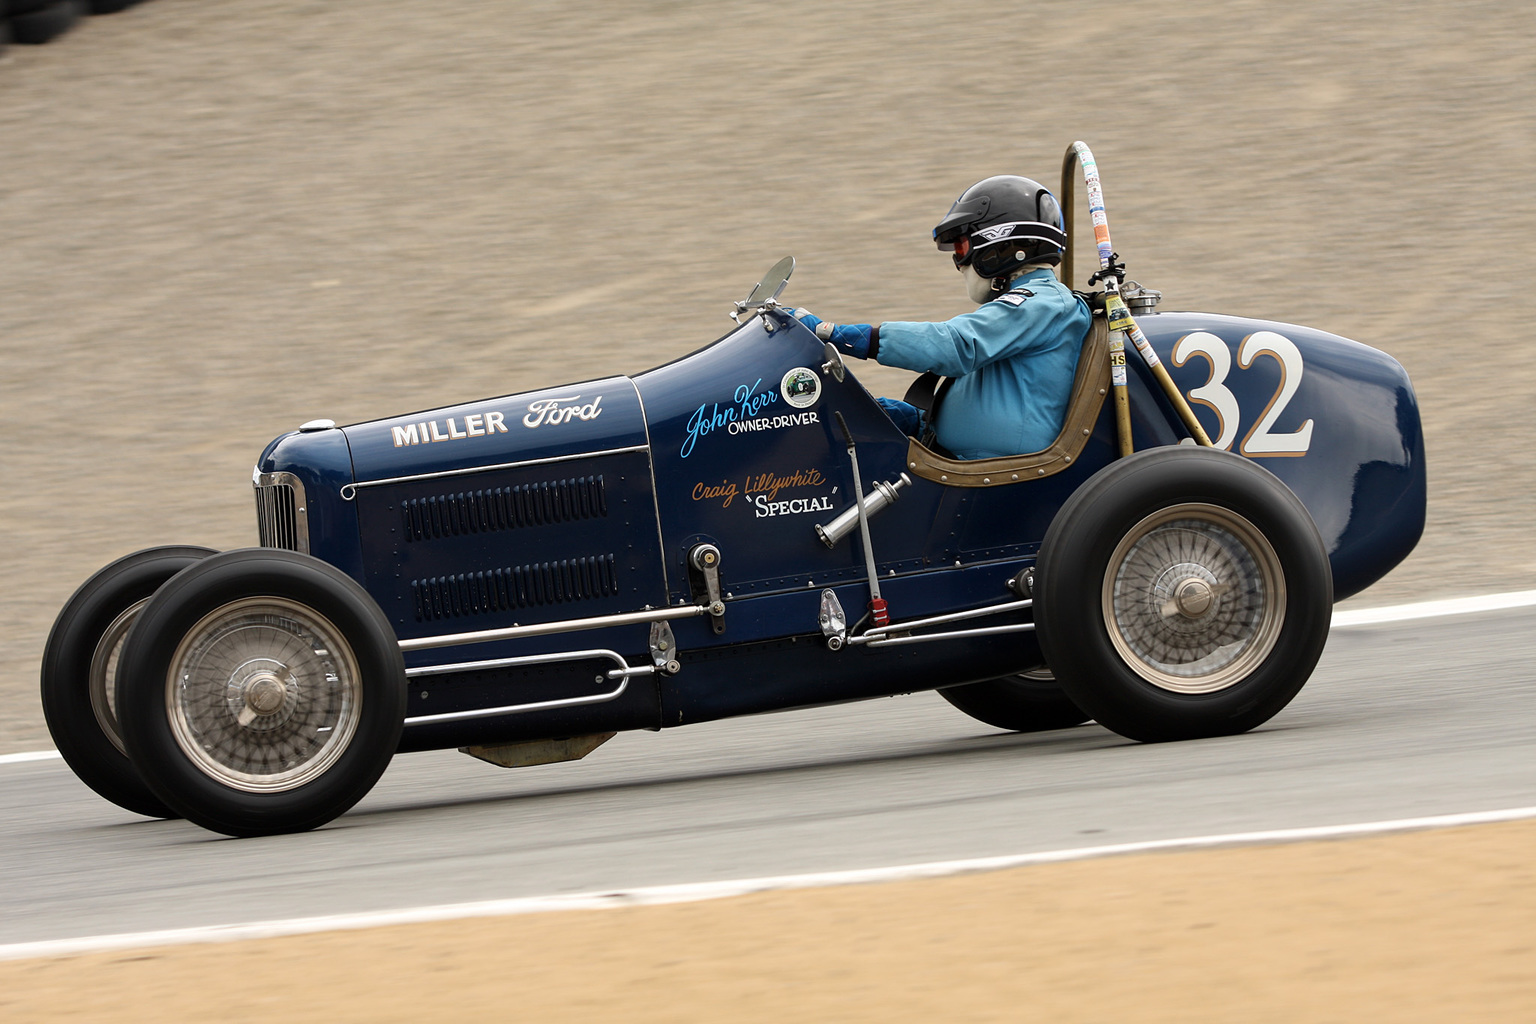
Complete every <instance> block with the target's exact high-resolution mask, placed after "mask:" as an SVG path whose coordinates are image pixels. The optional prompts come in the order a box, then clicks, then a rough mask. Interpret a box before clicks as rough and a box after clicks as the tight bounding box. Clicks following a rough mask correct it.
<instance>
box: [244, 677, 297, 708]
mask: <svg viewBox="0 0 1536 1024" xmlns="http://www.w3.org/2000/svg"><path fill="white" fill-rule="evenodd" d="M287 696H288V690H287V688H286V687H284V686H283V684H282V683H281V682H279V681H278V678H277V676H275V675H273V674H272V673H271V672H258V673H257V674H256V675H254V676H252V677H251V678H250V679H249V680H248V681H247V682H246V684H245V706H246V707H248V708H250V709H251V710H252V711H254V712H256V713H257V714H258V715H271V714H276V713H277V712H278V711H280V710H282V707H283V701H284V699H286V698H287Z"/></svg>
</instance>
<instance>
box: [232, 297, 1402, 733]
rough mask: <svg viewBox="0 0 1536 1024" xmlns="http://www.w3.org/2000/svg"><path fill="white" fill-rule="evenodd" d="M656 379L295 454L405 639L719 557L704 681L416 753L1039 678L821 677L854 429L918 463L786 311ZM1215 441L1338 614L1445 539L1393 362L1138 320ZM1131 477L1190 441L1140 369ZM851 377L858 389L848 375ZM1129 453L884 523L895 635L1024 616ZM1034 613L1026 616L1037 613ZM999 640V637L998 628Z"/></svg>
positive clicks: (837, 662)
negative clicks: (934, 621)
mask: <svg viewBox="0 0 1536 1024" xmlns="http://www.w3.org/2000/svg"><path fill="white" fill-rule="evenodd" d="M765 316H767V317H771V318H772V322H773V324H774V330H772V331H771V332H770V331H769V330H767V329H766V327H765V323H764V320H763V319H762V318H759V317H752V318H751V319H749V320H748V321H747V322H745V323H744V324H743V325H742V326H741V327H739V328H738V329H736V330H734V331H732V332H731V333H730V334H728V335H726V336H725V337H724V338H721V339H720V340H719V341H717V342H715V343H714V344H712V345H710V346H708V347H706V348H704V349H701V350H699V351H697V352H694V353H692V354H691V355H688V356H686V357H684V358H682V359H679V360H677V361H675V362H673V363H669V364H667V365H665V366H661V367H658V368H657V369H654V370H650V371H648V372H646V373H642V374H639V375H637V376H635V377H633V378H630V377H611V378H608V379H605V380H598V381H588V382H583V383H579V384H572V385H569V386H565V387H560V388H552V389H546V390H543V391H537V392H531V393H526V394H519V395H512V396H507V397H502V398H493V399H488V400H485V401H480V402H473V403H469V404H465V405H458V406H453V407H450V408H444V409H434V410H429V411H426V412H422V413H418V414H414V415H409V416H401V417H397V418H394V419H387V420H376V421H372V422H368V423H359V424H354V425H352V426H348V427H343V428H337V429H330V430H320V431H315V432H310V433H294V434H287V435H284V436H283V437H280V438H278V439H277V440H276V441H274V442H273V443H272V444H271V445H270V446H269V447H268V448H267V450H266V451H265V452H264V453H263V454H262V457H261V460H260V463H259V464H258V467H257V468H258V470H259V471H260V472H263V473H270V472H287V473H291V474H294V475H295V476H296V477H298V478H299V480H300V481H302V483H303V485H304V490H305V494H306V495H307V506H308V507H307V510H306V514H307V517H308V523H309V544H310V551H311V553H312V554H314V555H315V556H317V557H319V558H322V559H324V560H326V561H328V562H331V563H332V564H334V565H336V566H338V567H339V568H341V569H342V570H343V571H345V572H346V573H348V574H349V575H351V576H352V577H354V578H355V579H357V580H358V581H359V582H360V583H361V584H362V585H363V586H364V587H365V588H367V590H368V591H369V593H371V594H372V595H373V597H374V598H375V600H377V602H378V603H379V606H380V607H381V608H382V609H383V611H384V613H385V615H386V616H387V617H388V618H389V620H390V621H391V622H392V623H393V624H394V628H395V631H396V634H397V636H398V637H399V638H400V639H402V640H406V639H411V638H418V637H431V636H437V635H443V634H455V633H464V632H471V631H478V630H489V629H497V628H501V627H506V626H511V625H513V624H520V625H530V624H536V623H543V622H555V621H564V620H571V619H580V618H588V617H593V616H603V615H609V614H615V613H621V612H632V611H639V610H644V609H651V608H659V607H662V606H664V605H678V604H696V603H699V602H700V601H701V592H700V591H699V590H698V586H699V581H698V580H697V579H695V578H694V577H693V576H691V575H690V569H689V567H688V564H687V553H688V551H689V550H690V549H691V548H692V547H693V546H694V545H695V544H698V543H701V542H708V543H712V544H714V545H716V546H717V547H718V548H719V550H720V552H721V556H722V558H721V565H720V578H721V589H722V590H723V591H724V592H725V593H726V595H727V596H726V612H725V616H724V623H725V629H724V632H722V633H718V634H717V633H716V632H715V630H714V629H713V628H712V626H711V622H710V620H709V619H708V618H705V617H699V618H688V619H680V620H676V621H674V622H673V623H672V627H673V629H674V631H675V634H676V639H677V645H678V650H679V651H680V660H681V663H682V671H681V672H679V673H678V674H676V675H670V676H668V675H658V676H655V677H649V678H646V679H642V680H638V681H636V683H635V684H634V685H631V686H630V687H629V688H628V690H627V691H626V692H625V694H624V695H623V696H622V697H621V698H619V699H618V700H614V701H611V702H608V703H599V704H592V705H588V706H585V707H575V708H563V709H556V710H550V711H539V712H534V713H528V714H520V715H509V716H502V717H492V718H481V719H470V720H463V721H457V722H451V723H423V724H418V725H412V724H410V723H409V722H408V724H407V728H406V731H405V738H404V740H403V741H402V749H423V748H431V747H452V746H462V745H466V744H471V743H493V742H511V741H516V740H519V739H529V738H541V737H550V736H566V735H574V734H585V733H594V732H601V731H607V730H618V729H635V728H660V727H663V726H673V725H678V724H684V723H689V722H698V721H705V720H709V719H715V718H722V717H727V716H732V715H739V714H746V713H752V712H760V711H769V710H777V709H783V708H791V707H800V706H809V705H816V704H826V703H833V702H838V701H846V700H854V699H860V698H864V697H873V696H880V695H886V694H894V693H903V692H910V691H914V690H921V689H931V688H934V687H937V686H950V685H956V684H960V683H965V682H970V681H977V680H983V679H991V678H996V677H998V676H1001V675H1005V674H1007V673H1009V672H1013V671H1018V670H1020V669H1024V668H1028V667H1031V666H1033V665H1037V664H1039V662H1040V655H1039V649H1038V646H1037V645H1036V642H1035V639H1034V635H1033V634H1032V633H1013V634H1004V635H998V636H989V637H977V638H970V639H966V640H962V641H943V642H936V643H929V644H920V645H913V646H908V647H893V648H883V649H878V650H873V649H870V648H868V647H858V648H845V649H843V650H841V651H831V650H828V648H827V645H826V644H825V643H824V642H823V637H822V635H821V631H820V628H819V626H818V621H817V612H818V608H819V606H820V596H821V592H822V590H823V589H826V588H831V589H834V590H835V591H836V592H837V595H838V598H839V599H840V601H841V603H842V605H843V607H845V608H846V609H848V610H849V612H850V614H851V615H852V617H854V618H857V616H858V615H859V614H860V611H859V610H861V609H863V608H864V606H865V604H866V602H867V600H868V584H867V581H866V579H865V569H864V558H863V549H862V547H861V545H860V541H859V539H858V535H857V532H856V531H855V533H854V534H853V535H852V536H850V537H848V538H846V539H844V540H842V541H841V542H840V543H838V544H837V545H836V546H835V547H834V548H831V549H829V548H828V547H826V546H825V545H824V544H823V543H822V542H821V541H820V540H819V539H818V538H817V536H816V535H815V533H814V531H813V526H814V525H815V524H825V523H827V522H829V521H830V520H831V519H832V518H833V517H834V516H835V515H836V514H837V513H839V512H841V511H842V510H844V509H846V508H848V507H849V506H850V505H851V503H852V501H853V496H854V494H855V488H854V482H853V475H852V470H851V466H850V464H849V459H848V456H847V450H846V446H845V444H844V442H843V440H842V436H841V433H840V432H839V429H838V427H837V425H836V416H835V414H837V413H841V414H842V416H843V417H844V419H845V420H846V422H847V423H848V425H849V427H850V428H851V430H852V432H853V435H854V438H855V440H856V441H857V443H858V456H859V465H860V471H861V473H862V475H863V477H864V487H865V490H866V491H868V490H869V489H870V487H871V486H872V483H871V481H873V480H884V481H887V482H894V481H895V480H897V478H898V477H899V475H900V474H901V473H902V472H903V470H904V469H905V468H907V467H906V457H907V452H908V444H909V439H908V438H907V437H906V436H905V435H904V434H902V433H901V432H900V431H899V430H897V429H896V427H895V426H894V425H893V424H892V423H891V421H890V420H889V419H888V418H887V417H886V415H885V414H884V413H883V412H882V411H881V410H880V408H879V406H878V405H877V404H876V403H875V401H874V399H873V398H872V397H871V395H870V394H869V393H868V392H867V391H865V389H864V388H863V387H862V386H860V385H859V384H858V382H857V381H856V379H855V377H854V375H853V373H852V372H850V373H849V374H848V376H847V378H846V380H845V381H843V382H838V381H836V380H835V379H834V378H833V376H832V375H830V374H829V373H827V372H825V371H824V370H823V368H822V364H823V362H824V361H825V359H826V356H825V354H824V351H823V346H822V343H821V342H820V341H818V340H817V339H816V338H815V336H814V335H813V334H812V333H811V332H810V331H809V330H807V329H806V328H805V327H804V326H803V325H801V324H799V323H798V322H796V321H794V320H793V319H791V318H789V317H788V316H786V315H784V314H782V313H777V312H770V313H767V314H765ZM1138 322H1139V323H1140V324H1141V326H1142V328H1143V330H1144V331H1145V332H1146V334H1147V336H1148V338H1149V339H1150V340H1151V342H1152V344H1153V346H1154V348H1155V349H1156V350H1157V352H1158V354H1159V356H1160V357H1161V358H1162V360H1163V361H1164V362H1165V364H1166V365H1167V366H1168V368H1169V371H1170V373H1171V374H1172V376H1173V378H1174V381H1175V382H1176V384H1177V385H1178V387H1179V388H1180V390H1182V391H1183V392H1184V393H1185V394H1186V395H1187V396H1189V397H1190V399H1191V401H1192V404H1193V405H1194V408H1195V410H1196V414H1197V415H1198V416H1199V417H1200V419H1201V421H1202V424H1203V425H1204V427H1205V429H1206V431H1207V432H1208V433H1209V434H1210V435H1211V436H1212V437H1213V438H1218V439H1219V440H1220V441H1221V442H1222V446H1225V447H1230V448H1232V449H1233V450H1235V451H1240V452H1242V453H1243V454H1246V455H1249V456H1250V457H1252V458H1254V459H1255V460H1256V461H1258V462H1260V464H1262V465H1264V466H1265V468H1267V469H1269V470H1270V471H1271V472H1273V473H1274V474H1275V475H1276V476H1277V477H1279V478H1280V479H1281V480H1282V481H1284V482H1285V483H1286V484H1287V485H1288V486H1289V487H1290V488H1291V489H1292V490H1293V491H1294V492H1295V493H1296V494H1297V496H1298V497H1300V498H1301V500H1302V502H1303V503H1304V504H1305V505H1306V507H1307V509H1308V510H1309V511H1310V512H1311V514H1312V517H1313V519H1314V520H1315V521H1316V523H1317V525H1318V528H1319V530H1320V532H1321V534H1322V537H1323V540H1324V542H1325V545H1326V547H1327V550H1328V552H1329V556H1330V559H1331V563H1332V568H1333V574H1334V589H1335V595H1336V597H1337V598H1339V599H1342V598H1344V597H1347V596H1349V595H1351V594H1354V593H1356V592H1358V591H1360V590H1362V589H1363V588H1365V587H1367V586H1369V585H1370V584H1371V583H1373V582H1374V581H1376V580H1377V579H1379V578H1380V577H1381V576H1382V575H1384V574H1385V573H1386V572H1387V571H1388V570H1390V569H1391V568H1392V567H1393V566H1395V565H1396V564H1397V563H1398V562H1400V561H1401V560H1402V559H1403V558H1404V557H1406V555H1407V554H1408V553H1409V551H1411V550H1412V548H1413V546H1414V545H1415V543H1416V542H1417V541H1418V538H1419V536H1420V534H1421V532H1422V530H1423V525H1424V509H1425V471H1424V450H1423V437H1422V433H1421V429H1420V424H1419V414H1418V407H1417V403H1416V401H1415V398H1414V394H1413V389H1412V386H1411V384H1410V382H1409V380H1408V377H1407V374H1406V373H1405V372H1404V371H1403V369H1402V367H1401V366H1400V365H1398V363H1397V362H1395V361H1394V360H1393V359H1392V358H1390V357H1389V356H1387V355H1385V354H1383V353H1381V352H1379V351H1377V350H1375V349H1372V348H1369V347H1367V346H1365V345H1360V344H1357V343H1355V342H1352V341H1349V340H1347V339H1344V338H1340V337H1337V336H1334V335H1330V334H1326V333H1323V332H1320V331H1315V330H1311V329H1308V328H1304V327H1298V326H1294V325H1290V324H1280V323H1271V322H1266V321H1256V320H1247V319H1242V318H1237V317H1230V316H1219V315H1214V314H1204V313H1162V314H1152V315H1146V316H1142V317H1140V318H1139V319H1138ZM1127 362H1128V365H1129V366H1130V367H1131V369H1132V373H1131V375H1130V377H1131V382H1130V383H1131V409H1132V419H1133V434H1134V438H1135V444H1136V447H1137V449H1138V450H1140V449H1142V448H1148V447H1153V446H1159V445H1171V444H1177V443H1179V442H1180V440H1181V438H1182V437H1183V436H1184V432H1183V430H1182V428H1181V427H1180V426H1179V422H1178V418H1177V416H1176V415H1175V414H1174V412H1173V410H1172V408H1171V406H1170V405H1169V404H1168V402H1167V401H1166V399H1165V398H1164V397H1163V396H1162V395H1161V394H1160V392H1159V391H1158V389H1157V387H1156V385H1155V383H1154V382H1153V381H1152V378H1151V374H1150V373H1149V372H1148V371H1147V369H1146V367H1145V366H1144V365H1142V363H1141V361H1140V360H1139V359H1138V358H1137V357H1135V356H1134V355H1131V356H1130V357H1129V358H1128V360H1127ZM856 369H857V366H856V365H855V366H852V367H850V370H856ZM1114 452H1115V434H1114V417H1113V410H1112V403H1109V402H1106V403H1105V405H1104V407H1103V409H1102V410H1101V412H1100V414H1099V418H1098V421H1097V424H1096V426H1095V428H1094V429H1093V433H1092V436H1091V437H1090V439H1089V440H1088V443H1087V447H1086V448H1085V449H1084V450H1083V452H1082V453H1081V455H1080V456H1079V458H1078V459H1077V460H1076V463H1075V464H1074V465H1072V466H1070V467H1069V468H1067V469H1065V470H1063V471H1061V472H1059V473H1055V474H1053V475H1049V476H1045V477H1043V478H1041V479H1037V480H1024V481H1022V482H1019V483H1016V484H1009V485H1007V486H998V487H983V488H958V487H949V486H946V485H943V484H939V483H934V482H931V481H929V480H925V479H921V478H916V477H914V478H913V481H912V484H911V486H909V487H907V488H905V489H904V490H902V492H901V497H900V499H899V500H898V501H896V502H895V504H894V505H892V506H891V507H890V508H888V509H886V510H885V511H883V512H882V513H880V514H879V515H877V516H875V517H873V518H872V519H871V520H870V531H871V540H872V546H873V548H874V551H875V554H876V556H877V563H878V567H879V572H880V574H881V577H882V583H881V586H882V590H883V592H884V596H885V597H886V599H887V600H888V602H889V604H890V608H891V613H892V616H893V618H895V619H898V620H906V619H911V618H915V617H919V616H923V615H929V614H936V613H943V612H949V611H955V610H959V609H965V608H975V607H980V606H983V605H988V604H994V603H998V602H1002V601H1005V600H1008V599H1009V597H1010V593H1009V591H1008V590H1007V588H1006V584H1007V581H1008V580H1009V579H1010V578H1011V577H1013V576H1014V575H1015V574H1016V573H1017V572H1018V571H1019V570H1020V569H1022V568H1024V567H1026V566H1028V565H1031V564H1032V563H1033V561H1034V559H1035V556H1036V554H1037V553H1038V551H1039V546H1040V541H1041V539H1042V538H1043V537H1044V536H1045V533H1046V530H1047V528H1048V527H1049V525H1050V523H1051V519H1052V517H1053V516H1054V515H1055V513H1056V510H1057V509H1058V508H1059V507H1060V506H1061V504H1062V503H1063V501H1065V499H1066V498H1067V496H1068V495H1069V494H1071V493H1072V492H1073V491H1074V490H1075V489H1076V488H1077V487H1078V486H1079V485H1081V484H1082V483H1083V482H1084V481H1085V480H1087V479H1088V478H1089V477H1090V476H1092V475H1093V473H1094V472H1095V471H1097V470H1099V469H1100V468H1102V467H1104V466H1105V465H1107V464H1108V463H1109V462H1110V461H1111V460H1112V459H1113V458H1114ZM1016 614H1022V615H1027V614H1028V613H1027V612H1024V613H1016ZM988 621H989V622H996V621H1007V620H1006V619H1000V620H999V619H993V620H988ZM647 636H648V629H647V627H646V626H645V625H626V626H619V627H608V628H605V629H599V630H590V631H585V632H581V633H575V634H556V635H547V636H540V637H534V638H524V639H519V640H516V641H505V640H504V641H496V642H482V643H474V644H468V645H460V646H454V647H446V648H439V649H433V650H425V651H419V652H412V653H408V654H407V655H406V663H407V666H408V667H409V666H424V665H438V664H457V663H461V662H464V661H469V660H484V659H494V658H500V657H511V656H516V655H525V654H536V653H545V652H553V651H561V650H575V649H587V648H598V647H605V648H611V649H613V650H615V651H618V652H620V653H621V654H623V655H624V656H625V657H626V658H629V659H630V660H631V661H632V662H638V663H642V664H643V663H646V662H647V661H648V660H649V654H648V649H647ZM427 680H428V681H427V682H417V683H413V684H412V689H411V693H410V710H409V712H408V714H409V715H410V716H426V715H433V714H438V713H443V712H453V711H463V710H472V709H477V708H486V707H499V706H504V705H507V704H510V703H523V702H532V701H541V700H553V699H560V698H566V697H570V696H573V695H580V694H584V693H592V692H599V691H601V690H603V689H605V688H606V687H607V684H606V683H605V682H602V681H600V680H599V679H597V678H595V677H594V673H593V670H592V665H591V663H588V662H576V663H564V664H556V665H548V666H539V667H537V668H528V667H523V668H519V669H517V670H507V669H501V670H485V671H468V672H459V673H453V674H447V675H441V676H432V677H427Z"/></svg>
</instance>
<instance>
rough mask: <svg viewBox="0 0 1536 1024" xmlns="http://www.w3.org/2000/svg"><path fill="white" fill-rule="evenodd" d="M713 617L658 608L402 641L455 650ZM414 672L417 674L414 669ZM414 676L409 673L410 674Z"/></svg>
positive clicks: (701, 610)
mask: <svg viewBox="0 0 1536 1024" xmlns="http://www.w3.org/2000/svg"><path fill="white" fill-rule="evenodd" d="M707 614H709V609H708V608H705V607H702V606H700V605H696V604H686V605H676V606H673V607H670V608H656V609H652V610H649V611H643V612H623V613H622V614H619V615H597V616H594V617H592V618H590V619H561V620H560V621H558V622H541V623H538V624H537V625H533V626H506V627H504V628H502V629H482V630H479V631H477V632H474V633H448V634H444V635H443V636H422V637H417V638H416V639H414V640H401V641H399V644H400V650H402V651H429V650H432V649H433V648H435V647H452V646H454V645H455V644H483V643H488V642H490V641H492V640H517V639H520V638H522V637H525V636H548V635H549V634H550V633H576V632H580V631H581V630H584V629H603V628H605V627H608V626H629V625H633V624H635V623H638V622H665V621H666V620H668V619H691V618H695V617H697V616H700V615H707ZM410 671H416V670H414V669H412V670H410ZM409 674H410V673H409V672H407V675H409Z"/></svg>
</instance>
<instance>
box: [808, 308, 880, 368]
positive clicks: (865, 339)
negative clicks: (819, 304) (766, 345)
mask: <svg viewBox="0 0 1536 1024" xmlns="http://www.w3.org/2000/svg"><path fill="white" fill-rule="evenodd" d="M795 319H796V320H799V321H800V322H801V323H803V324H805V326H807V327H809V328H810V329H811V330H812V331H813V332H815V334H816V337H818V338H820V339H821V340H822V341H830V342H831V343H832V344H834V345H836V346H837V348H838V350H839V351H841V352H846V353H847V354H848V355H850V356H853V357H854V358H855V359H871V358H873V357H874V355H875V352H876V351H877V350H878V348H879V345H880V328H878V327H872V326H870V325H869V324H834V323H829V322H828V321H826V320H822V319H821V318H819V317H817V316H815V315H813V314H812V313H811V311H810V310H808V309H797V310H795Z"/></svg>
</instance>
